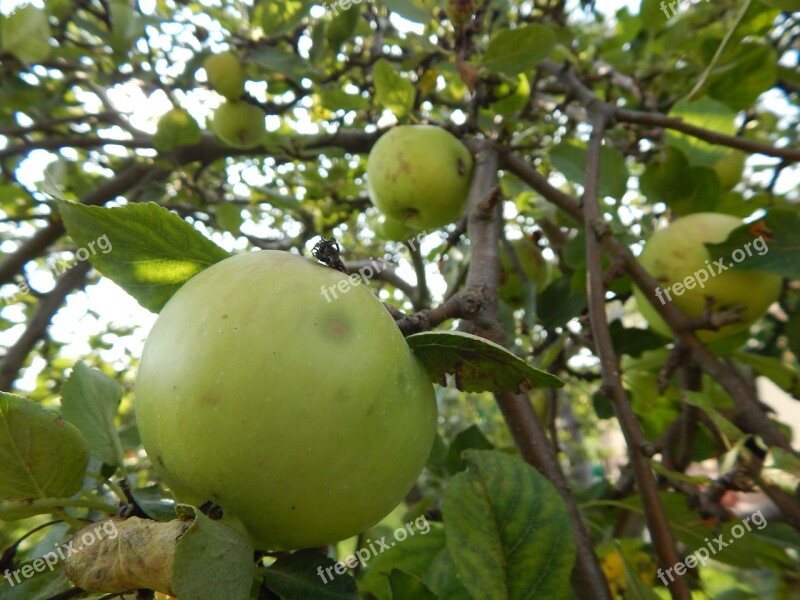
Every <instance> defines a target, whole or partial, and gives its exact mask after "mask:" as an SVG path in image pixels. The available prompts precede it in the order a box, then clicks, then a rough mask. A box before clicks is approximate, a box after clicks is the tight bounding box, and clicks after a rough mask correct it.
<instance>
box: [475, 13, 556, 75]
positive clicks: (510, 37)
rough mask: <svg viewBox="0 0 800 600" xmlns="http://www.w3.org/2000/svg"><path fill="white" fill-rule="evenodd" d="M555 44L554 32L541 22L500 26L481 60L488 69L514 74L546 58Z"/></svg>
mask: <svg viewBox="0 0 800 600" xmlns="http://www.w3.org/2000/svg"><path fill="white" fill-rule="evenodd" d="M555 45H556V35H555V33H553V32H552V30H551V29H550V28H549V27H545V26H544V25H526V26H524V27H518V28H517V29H502V30H500V32H499V33H498V34H497V35H495V36H494V37H493V38H492V40H491V41H490V42H489V47H488V48H486V53H485V54H484V55H483V60H482V61H481V64H482V65H483V66H484V67H486V68H487V69H489V70H490V71H494V72H496V73H503V74H505V75H509V76H515V75H518V74H519V73H523V72H525V71H529V70H530V69H532V68H534V67H535V66H536V64H537V63H538V62H539V61H540V60H542V59H544V58H547V56H548V55H549V54H550V52H552V50H553V48H555Z"/></svg>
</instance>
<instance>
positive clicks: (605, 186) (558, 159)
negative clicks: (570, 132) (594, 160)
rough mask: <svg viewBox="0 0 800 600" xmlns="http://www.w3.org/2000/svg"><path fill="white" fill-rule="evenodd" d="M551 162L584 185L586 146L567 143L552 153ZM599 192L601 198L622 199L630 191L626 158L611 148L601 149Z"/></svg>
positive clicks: (569, 177)
mask: <svg viewBox="0 0 800 600" xmlns="http://www.w3.org/2000/svg"><path fill="white" fill-rule="evenodd" d="M549 156H550V161H551V162H552V163H553V166H554V167H555V168H556V169H558V170H559V171H561V172H562V173H563V174H564V176H565V177H566V178H567V179H569V180H570V181H574V182H575V183H579V184H581V185H583V179H584V176H585V171H586V156H587V150H586V145H585V144H580V143H578V142H573V141H570V142H566V143H562V144H558V145H557V146H556V147H555V148H553V149H552V150H551V151H550V155H549ZM597 189H598V192H599V193H600V195H601V196H611V197H612V198H622V196H624V195H625V192H626V191H627V189H628V169H627V168H626V167H625V158H624V157H623V156H622V154H620V153H619V151H617V150H615V149H614V148H612V147H611V146H601V147H600V178H599V181H598V188H597Z"/></svg>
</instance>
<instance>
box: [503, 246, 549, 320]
mask: <svg viewBox="0 0 800 600" xmlns="http://www.w3.org/2000/svg"><path fill="white" fill-rule="evenodd" d="M510 243H511V248H512V249H513V250H514V256H515V257H516V259H517V262H519V266H520V267H521V268H522V272H523V273H524V274H525V276H526V277H527V279H528V281H532V282H534V283H536V288H537V290H541V289H543V288H544V286H545V285H547V283H548V279H549V276H550V269H549V267H548V264H547V261H546V260H545V259H544V257H543V256H542V252H541V250H539V247H538V246H537V245H536V242H534V241H533V240H532V239H530V238H522V239H519V240H513V241H512V242H510ZM522 290H523V288H522V281H521V280H520V277H519V275H517V272H516V270H515V269H514V265H513V263H512V262H511V257H510V256H509V255H508V251H507V250H506V248H505V245H504V244H501V245H500V297H501V298H502V299H503V300H505V301H506V302H507V303H508V305H509V306H511V307H513V308H519V307H520V306H522V300H523V298H522Z"/></svg>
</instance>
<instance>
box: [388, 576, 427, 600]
mask: <svg viewBox="0 0 800 600" xmlns="http://www.w3.org/2000/svg"><path fill="white" fill-rule="evenodd" d="M389 585H390V586H391V588H392V600H436V598H437V597H438V596H436V594H434V593H433V592H432V591H431V590H430V588H428V586H427V585H425V584H424V583H422V580H421V579H419V578H418V577H414V576H413V575H409V574H408V573H406V572H404V571H400V570H398V569H394V570H393V571H392V572H391V573H389Z"/></svg>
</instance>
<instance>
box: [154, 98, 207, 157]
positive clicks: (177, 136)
mask: <svg viewBox="0 0 800 600" xmlns="http://www.w3.org/2000/svg"><path fill="white" fill-rule="evenodd" d="M202 138H203V134H202V132H201V131H200V126H199V125H198V124H197V121H195V120H194V119H193V118H192V116H191V115H190V114H189V113H188V112H186V111H185V110H183V109H182V108H173V109H172V110H170V111H169V112H167V113H165V114H164V116H162V117H161V118H160V119H159V120H158V126H157V127H156V133H155V135H154V136H153V145H154V146H155V148H156V150H158V151H159V152H169V151H170V150H174V149H175V148H180V147H181V146H191V145H194V144H198V143H200V141H201V140H202Z"/></svg>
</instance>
